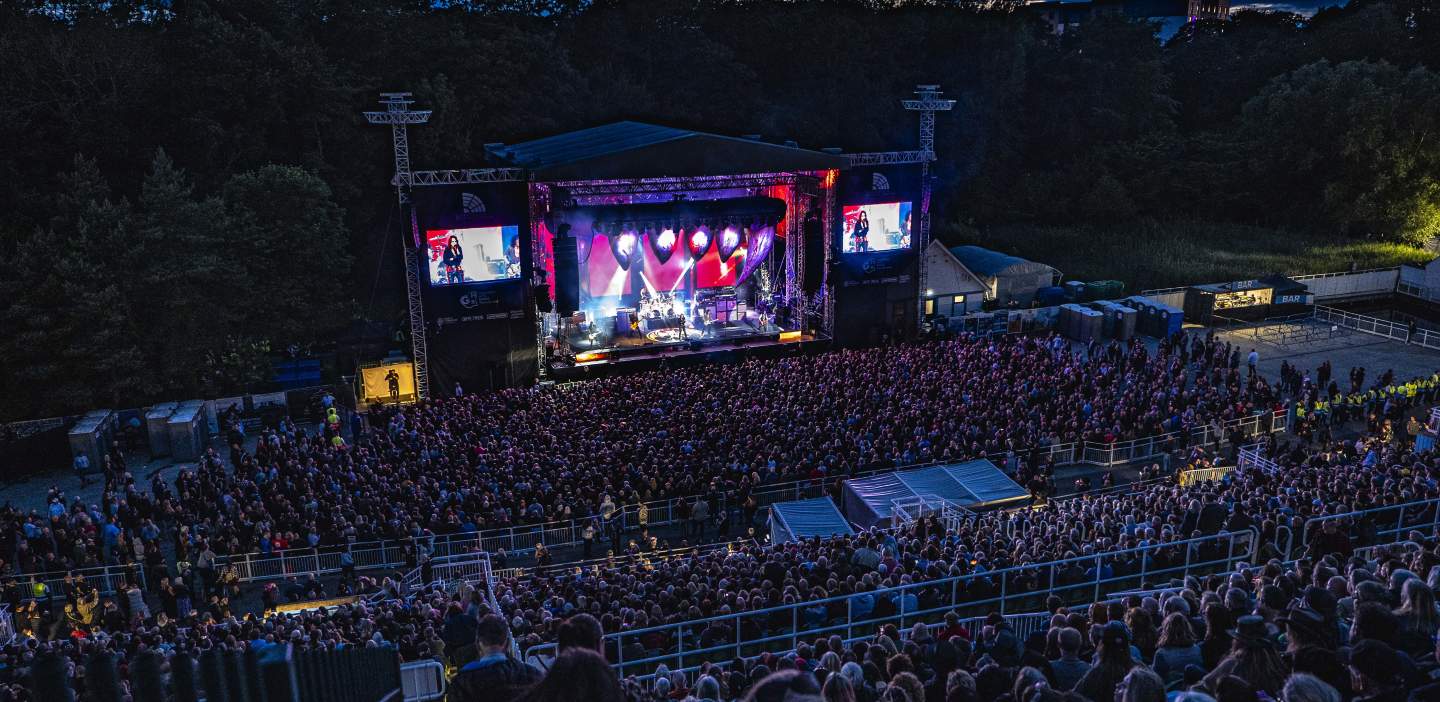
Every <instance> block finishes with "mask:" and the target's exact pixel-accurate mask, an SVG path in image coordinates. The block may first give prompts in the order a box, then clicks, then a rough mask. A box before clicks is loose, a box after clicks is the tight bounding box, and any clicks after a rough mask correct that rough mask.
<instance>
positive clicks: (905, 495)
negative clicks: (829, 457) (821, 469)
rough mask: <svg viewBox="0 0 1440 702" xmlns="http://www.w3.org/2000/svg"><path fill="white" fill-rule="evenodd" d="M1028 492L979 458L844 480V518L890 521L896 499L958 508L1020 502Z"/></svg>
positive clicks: (866, 523)
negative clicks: (928, 500)
mask: <svg viewBox="0 0 1440 702" xmlns="http://www.w3.org/2000/svg"><path fill="white" fill-rule="evenodd" d="M1028 495H1029V493H1027V492H1026V491H1025V489H1024V488H1022V487H1020V486H1019V485H1018V484H1017V483H1016V482H1015V481H1014V480H1011V479H1010V477H1009V476H1007V475H1005V473H1004V472H1003V471H1001V470H1000V469H999V468H998V467H996V466H995V464H994V463H991V462H990V461H987V460H984V459H981V460H977V461H968V462H965V463H955V464H949V465H943V466H932V467H930V468H917V469H915V470H905V471H898V472H895V473H886V474H884V475H876V476H873V477H869V478H861V479H858V480H846V481H845V496H844V500H845V502H844V507H845V516H846V517H847V518H849V520H850V521H851V522H852V523H854V524H856V525H859V526H861V527H870V526H872V525H875V524H878V523H880V522H883V521H887V520H889V519H890V518H891V516H892V515H893V514H894V511H895V504H894V503H895V500H909V499H915V498H919V497H926V498H930V497H935V498H939V499H941V500H945V501H946V502H949V503H951V504H954V505H958V506H960V507H976V506H984V505H989V504H993V503H996V502H1003V501H1007V500H1015V499H1021V498H1024V497H1026V496H1028Z"/></svg>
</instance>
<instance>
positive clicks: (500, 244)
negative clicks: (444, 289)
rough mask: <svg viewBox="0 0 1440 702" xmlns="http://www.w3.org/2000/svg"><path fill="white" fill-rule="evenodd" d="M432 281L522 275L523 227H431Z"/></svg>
mask: <svg viewBox="0 0 1440 702" xmlns="http://www.w3.org/2000/svg"><path fill="white" fill-rule="evenodd" d="M425 238H426V244H427V248H428V249H429V253H430V256H429V266H430V284H431V285H460V284H462V283H489V282H492V281H496V280H514V279H517V278H519V277H520V227H517V226H509V227H472V228H468V229H431V230H429V231H427V232H425Z"/></svg>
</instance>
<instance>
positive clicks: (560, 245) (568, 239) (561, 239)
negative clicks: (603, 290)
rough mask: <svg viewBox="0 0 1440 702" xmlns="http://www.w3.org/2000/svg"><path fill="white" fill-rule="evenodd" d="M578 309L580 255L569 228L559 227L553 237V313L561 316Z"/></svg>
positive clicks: (566, 226)
mask: <svg viewBox="0 0 1440 702" xmlns="http://www.w3.org/2000/svg"><path fill="white" fill-rule="evenodd" d="M578 309H580V254H579V252H578V251H577V250H576V249H575V237H573V236H570V227H569V226H568V225H561V227H560V233H559V234H557V235H556V236H555V311H556V312H559V313H560V314H561V316H565V315H569V314H572V313H574V312H575V311H576V310H578Z"/></svg>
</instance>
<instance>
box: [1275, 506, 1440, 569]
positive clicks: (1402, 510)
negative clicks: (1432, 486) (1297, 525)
mask: <svg viewBox="0 0 1440 702" xmlns="http://www.w3.org/2000/svg"><path fill="white" fill-rule="evenodd" d="M1389 513H1393V515H1394V526H1390V518H1391V517H1390V514H1389ZM1362 519H1368V520H1370V521H1371V523H1372V524H1374V525H1375V527H1376V528H1375V532H1374V534H1375V539H1376V540H1377V541H1379V542H1381V543H1385V539H1389V541H1390V542H1396V541H1404V536H1405V532H1408V531H1411V530H1414V529H1422V528H1423V529H1429V530H1430V532H1431V533H1434V531H1435V528H1436V527H1437V526H1440V498H1431V499H1428V500H1415V501H1413V502H1406V503H1403V504H1398V505H1389V506H1385V507H1372V508H1370V509H1362V510H1356V511H1353V512H1344V513H1341V514H1327V515H1324V516H1321V517H1311V518H1309V519H1307V520H1305V526H1304V527H1303V528H1302V529H1301V530H1300V544H1301V546H1302V547H1308V546H1309V545H1310V541H1311V539H1312V537H1313V536H1314V534H1315V533H1316V532H1317V530H1319V529H1320V528H1322V527H1323V526H1324V525H1325V523H1326V522H1332V521H1341V520H1347V521H1348V522H1350V523H1351V524H1350V525H1353V523H1354V522H1355V521H1357V520H1362ZM1342 525H1345V522H1342ZM1350 525H1346V526H1350ZM1285 556H1286V558H1287V559H1289V558H1293V557H1294V554H1291V553H1289V552H1286V554H1285Z"/></svg>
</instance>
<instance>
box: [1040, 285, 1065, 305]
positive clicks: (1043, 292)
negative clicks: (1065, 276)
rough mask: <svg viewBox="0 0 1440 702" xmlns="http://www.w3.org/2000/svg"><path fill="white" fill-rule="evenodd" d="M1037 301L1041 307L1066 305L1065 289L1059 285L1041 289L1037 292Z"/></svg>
mask: <svg viewBox="0 0 1440 702" xmlns="http://www.w3.org/2000/svg"><path fill="white" fill-rule="evenodd" d="M1035 300H1036V301H1037V302H1039V304H1040V306H1041V307H1053V306H1055V305H1061V304H1064V303H1065V288H1063V287H1060V286H1059V285H1051V286H1050V287H1046V288H1040V289H1039V290H1036V291H1035Z"/></svg>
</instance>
